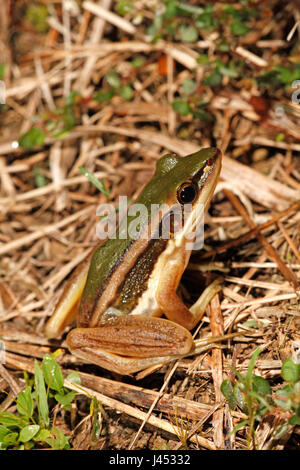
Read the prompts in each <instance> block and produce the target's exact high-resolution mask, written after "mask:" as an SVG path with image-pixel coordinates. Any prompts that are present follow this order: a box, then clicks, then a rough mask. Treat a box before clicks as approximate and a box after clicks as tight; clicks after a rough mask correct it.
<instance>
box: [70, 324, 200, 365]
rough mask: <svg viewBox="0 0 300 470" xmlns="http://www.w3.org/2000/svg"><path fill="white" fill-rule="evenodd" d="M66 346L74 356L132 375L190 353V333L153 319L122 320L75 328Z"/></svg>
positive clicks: (191, 348) (191, 343)
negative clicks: (91, 326)
mask: <svg viewBox="0 0 300 470" xmlns="http://www.w3.org/2000/svg"><path fill="white" fill-rule="evenodd" d="M67 344H68V347H69V349H70V351H72V352H73V353H74V354H75V355H76V356H78V357H80V358H82V359H85V360H87V361H88V362H93V363H95V364H98V365H100V366H102V367H105V368H107V369H110V370H114V371H116V372H119V373H123V374H124V373H133V372H136V371H138V370H142V369H145V368H146V367H149V366H151V365H154V364H159V363H163V362H167V361H169V360H170V359H172V358H174V359H175V358H178V357H181V356H184V355H186V354H188V353H190V352H191V351H192V350H193V348H194V342H193V338H192V336H191V334H190V332H189V331H187V330H186V329H185V328H183V327H181V326H180V325H177V324H175V323H173V322H171V321H168V320H165V319H162V318H155V317H137V316H124V317H123V316H122V317H120V318H118V319H117V320H115V321H114V322H113V323H111V324H107V325H103V326H98V327H95V328H75V329H74V330H72V331H71V332H70V333H69V334H68V337H67Z"/></svg>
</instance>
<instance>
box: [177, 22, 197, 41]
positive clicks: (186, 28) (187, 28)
mask: <svg viewBox="0 0 300 470" xmlns="http://www.w3.org/2000/svg"><path fill="white" fill-rule="evenodd" d="M179 37H180V39H181V40H182V41H183V42H195V41H197V39H198V31H197V29H196V28H195V27H194V26H191V25H180V26H179Z"/></svg>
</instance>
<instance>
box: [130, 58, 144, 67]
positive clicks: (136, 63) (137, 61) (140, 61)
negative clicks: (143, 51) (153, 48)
mask: <svg viewBox="0 0 300 470" xmlns="http://www.w3.org/2000/svg"><path fill="white" fill-rule="evenodd" d="M145 62H146V59H145V57H142V56H137V57H135V58H134V59H133V60H132V61H131V67H133V68H134V69H137V68H139V67H141V66H142V65H143V64H144V63H145Z"/></svg>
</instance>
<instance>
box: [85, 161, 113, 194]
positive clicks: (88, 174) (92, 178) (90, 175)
mask: <svg viewBox="0 0 300 470" xmlns="http://www.w3.org/2000/svg"><path fill="white" fill-rule="evenodd" d="M79 171H81V173H82V174H83V175H84V176H86V177H87V179H88V180H89V181H90V182H91V183H92V184H93V185H94V186H96V188H97V189H98V190H99V191H101V193H103V194H105V196H106V197H107V196H109V190H108V189H106V188H105V186H104V183H103V181H99V180H98V179H97V178H96V177H95V176H94V175H93V173H91V172H90V171H89V170H87V169H86V168H85V167H83V166H80V167H79Z"/></svg>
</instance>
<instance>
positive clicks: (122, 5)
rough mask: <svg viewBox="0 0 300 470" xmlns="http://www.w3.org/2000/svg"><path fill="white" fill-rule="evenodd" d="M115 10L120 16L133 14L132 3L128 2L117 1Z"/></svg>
mask: <svg viewBox="0 0 300 470" xmlns="http://www.w3.org/2000/svg"><path fill="white" fill-rule="evenodd" d="M116 10H117V12H118V13H119V15H121V16H125V15H126V14H127V13H133V11H134V8H133V3H132V1H130V0H119V1H118V3H117V5H116Z"/></svg>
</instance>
